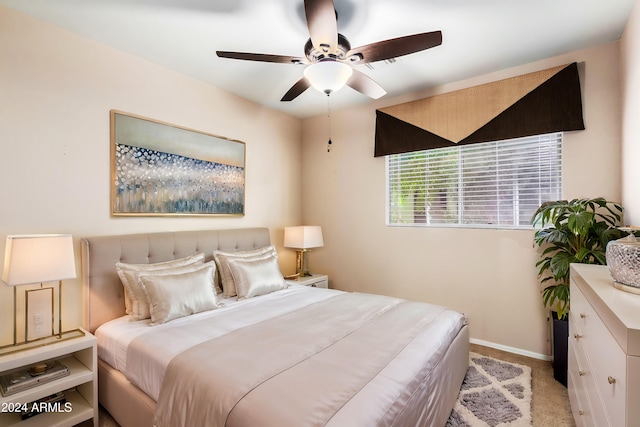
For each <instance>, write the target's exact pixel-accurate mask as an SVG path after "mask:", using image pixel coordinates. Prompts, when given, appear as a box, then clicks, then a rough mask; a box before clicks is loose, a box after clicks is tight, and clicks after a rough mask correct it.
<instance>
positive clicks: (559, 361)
mask: <svg viewBox="0 0 640 427" xmlns="http://www.w3.org/2000/svg"><path fill="white" fill-rule="evenodd" d="M551 318H552V327H551V358H552V366H553V378H555V380H556V381H558V382H559V383H560V384H562V385H563V386H565V387H566V386H567V370H568V366H567V358H568V354H569V319H568V318H565V319H558V313H556V312H555V311H553V312H551Z"/></svg>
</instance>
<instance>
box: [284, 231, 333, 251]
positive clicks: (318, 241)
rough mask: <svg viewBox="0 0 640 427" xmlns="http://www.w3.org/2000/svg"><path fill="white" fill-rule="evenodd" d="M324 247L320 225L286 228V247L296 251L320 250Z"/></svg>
mask: <svg viewBox="0 0 640 427" xmlns="http://www.w3.org/2000/svg"><path fill="white" fill-rule="evenodd" d="M321 246H324V241H323V239H322V228H321V227H320V226H319V225H302V226H299V227H285V228H284V247H285V248H295V249H309V248H319V247H321Z"/></svg>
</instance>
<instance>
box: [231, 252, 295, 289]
mask: <svg viewBox="0 0 640 427" xmlns="http://www.w3.org/2000/svg"><path fill="white" fill-rule="evenodd" d="M228 265H229V270H230V271H231V275H232V276H233V281H234V284H235V287H236V291H237V293H238V299H244V298H251V297H256V296H258V295H264V294H268V293H271V292H275V291H279V290H280V289H286V288H287V283H286V282H285V281H284V277H282V273H281V272H280V268H279V267H278V257H277V256H276V255H270V256H269V257H267V258H264V259H246V258H244V259H243V258H236V259H233V260H230V261H229V263H228Z"/></svg>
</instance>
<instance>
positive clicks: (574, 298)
mask: <svg viewBox="0 0 640 427" xmlns="http://www.w3.org/2000/svg"><path fill="white" fill-rule="evenodd" d="M571 311H572V315H571V318H570V319H571V321H570V340H571V341H572V343H577V342H579V344H580V345H581V347H582V353H584V358H585V362H586V366H584V363H583V366H582V367H580V369H585V372H586V376H591V377H592V381H593V384H590V387H589V388H588V391H587V393H588V394H589V396H590V398H591V404H592V406H593V407H594V415H595V416H596V417H597V418H596V421H598V422H602V423H605V420H604V419H600V420H598V418H600V417H599V410H598V406H599V402H596V401H595V400H596V398H597V397H599V398H600V399H598V400H601V405H602V406H604V408H606V410H605V413H606V419H607V421H606V424H602V425H613V426H624V425H625V409H626V405H625V403H626V390H627V384H626V382H627V379H626V367H627V363H626V362H627V360H626V359H627V356H626V354H625V353H624V352H623V351H622V349H621V348H620V346H619V345H618V342H617V341H616V340H615V338H614V337H613V335H611V333H610V332H609V330H608V329H607V327H606V326H605V324H604V323H603V322H602V320H601V319H600V317H599V316H598V314H597V313H596V312H595V310H594V309H593V307H592V306H591V305H590V304H589V302H588V301H587V299H586V298H585V296H584V294H582V292H581V291H580V289H579V288H578V287H577V286H573V287H572V288H571ZM572 327H573V329H574V330H573V331H572V330H571V328H572ZM580 358H581V357H580V352H579V353H578V364H580V362H581V361H580ZM591 387H593V389H591Z"/></svg>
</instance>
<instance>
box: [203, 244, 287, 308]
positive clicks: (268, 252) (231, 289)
mask: <svg viewBox="0 0 640 427" xmlns="http://www.w3.org/2000/svg"><path fill="white" fill-rule="evenodd" d="M272 255H276V256H277V252H276V249H275V248H274V247H273V246H271V245H269V246H263V247H261V248H258V249H253V250H250V251H238V252H223V251H214V252H213V259H214V260H215V261H216V264H217V266H218V272H219V273H220V280H221V281H222V292H224V296H226V297H234V296H236V295H237V292H236V287H235V284H234V282H233V276H232V275H231V271H229V266H228V263H229V261H230V260H232V259H251V260H256V259H264V258H267V257H269V256H272Z"/></svg>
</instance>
